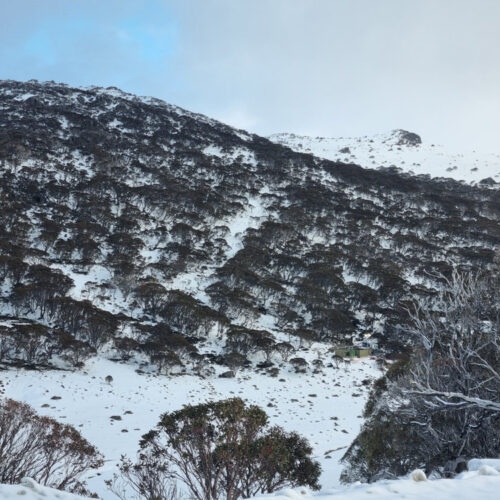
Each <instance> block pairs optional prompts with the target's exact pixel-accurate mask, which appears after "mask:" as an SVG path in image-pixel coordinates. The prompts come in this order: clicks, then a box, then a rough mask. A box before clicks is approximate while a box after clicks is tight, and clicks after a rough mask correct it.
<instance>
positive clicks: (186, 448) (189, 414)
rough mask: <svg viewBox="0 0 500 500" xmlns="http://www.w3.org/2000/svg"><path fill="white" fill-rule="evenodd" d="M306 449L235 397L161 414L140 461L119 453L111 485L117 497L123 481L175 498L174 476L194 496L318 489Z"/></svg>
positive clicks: (230, 497)
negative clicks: (132, 461)
mask: <svg viewBox="0 0 500 500" xmlns="http://www.w3.org/2000/svg"><path fill="white" fill-rule="evenodd" d="M311 453H312V449H311V447H310V445H309V443H308V442H307V440H305V439H304V438H302V437H301V436H299V435H298V434H297V433H295V432H290V433H289V432H286V431H284V430H283V429H281V428H280V427H270V428H269V427H268V418H267V415H266V414H265V412H264V411H263V410H261V409H260V408H258V407H257V406H246V405H245V403H244V402H243V401H242V400H241V399H239V398H233V399H227V400H224V401H219V402H210V403H206V404H200V405H197V406H186V407H184V408H183V409H182V410H178V411H176V412H173V413H169V414H165V415H163V416H162V417H161V420H160V422H159V423H158V425H157V426H156V428H155V429H154V430H152V431H150V432H148V433H147V434H145V435H144V436H143V437H142V440H141V442H140V450H139V456H138V462H137V463H136V464H132V463H131V462H130V461H128V460H127V459H126V458H124V457H122V463H121V466H120V471H121V473H122V475H121V478H120V477H119V476H115V479H114V481H113V482H111V483H110V484H109V486H110V487H111V489H112V490H113V491H114V492H116V493H119V492H120V491H121V492H122V495H120V496H122V497H123V496H124V495H123V492H125V491H126V488H125V487H123V482H125V483H126V484H128V486H129V487H131V488H132V489H133V490H134V491H135V493H136V494H138V495H139V496H141V497H143V498H146V499H148V500H153V499H155V498H158V497H162V498H165V497H166V498H173V497H175V492H176V490H175V484H176V482H177V481H181V482H182V483H183V484H184V486H185V488H186V489H187V490H188V491H189V494H190V496H191V497H192V498H195V499H197V500H219V499H224V500H237V499H238V498H240V497H243V498H249V497H251V496H255V495H258V494H263V493H271V492H273V491H276V490H278V489H281V488H284V487H287V486H289V487H295V486H309V487H311V488H313V489H318V488H319V485H318V478H319V475H320V472H321V469H320V466H319V464H318V463H317V462H315V461H313V460H312V459H311ZM120 480H121V483H120ZM162 492H163V493H162ZM165 492H166V494H165Z"/></svg>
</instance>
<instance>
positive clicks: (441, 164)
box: [269, 130, 500, 183]
mask: <svg viewBox="0 0 500 500" xmlns="http://www.w3.org/2000/svg"><path fill="white" fill-rule="evenodd" d="M269 139H270V140H272V141H273V142H276V143H278V144H282V145H284V146H288V147H290V148H292V149H293V150H295V151H299V152H301V153H309V154H313V155H315V156H318V157H320V158H326V159H328V160H332V161H342V162H346V163H355V164H358V165H361V166H362V167H366V168H378V169H381V168H387V167H396V168H398V169H400V170H401V171H402V172H408V173H411V174H415V175H419V174H427V175H430V176H431V177H451V178H453V179H456V180H458V181H466V182H480V181H481V180H483V179H488V178H491V179H493V180H494V181H496V182H499V183H500V153H489V154H488V153H483V152H480V151H463V152H460V151H452V150H451V149H449V148H446V147H445V146H442V145H439V144H433V143H430V142H429V141H428V140H425V139H424V140H422V139H421V138H420V137H419V136H418V135H417V134H413V133H411V132H406V131H404V130H394V131H392V132H390V133H388V134H378V135H373V136H363V137H311V136H302V135H295V134H286V133H284V134H273V135H271V136H270V137H269Z"/></svg>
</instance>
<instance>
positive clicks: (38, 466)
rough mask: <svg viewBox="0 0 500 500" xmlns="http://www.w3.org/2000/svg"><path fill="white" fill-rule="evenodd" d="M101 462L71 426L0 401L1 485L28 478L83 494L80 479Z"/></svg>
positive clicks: (92, 447)
mask: <svg viewBox="0 0 500 500" xmlns="http://www.w3.org/2000/svg"><path fill="white" fill-rule="evenodd" d="M102 463H103V462H102V456H101V454H100V453H99V452H98V451H97V449H96V448H95V447H94V446H92V445H91V444H90V443H88V442H87V441H86V440H85V439H84V438H83V437H82V436H81V435H80V433H79V432H78V431H77V430H76V429H75V428H74V427H71V426H70V425H65V424H61V423H59V422H57V421H56V420H54V419H52V418H49V417H42V416H39V415H37V414H36V413H35V411H34V410H33V409H32V408H31V407H30V406H29V405H27V404H24V403H19V402H17V401H13V400H12V399H6V400H3V401H0V483H9V484H14V483H19V482H20V481H21V479H22V478H23V477H30V478H33V479H34V480H35V481H37V482H38V483H40V484H42V485H44V486H50V487H52V488H57V489H61V490H62V489H64V490H69V491H82V489H83V483H81V482H80V478H81V476H82V475H83V474H84V473H85V472H87V471H89V470H90V469H96V468H98V467H100V466H101V465H102Z"/></svg>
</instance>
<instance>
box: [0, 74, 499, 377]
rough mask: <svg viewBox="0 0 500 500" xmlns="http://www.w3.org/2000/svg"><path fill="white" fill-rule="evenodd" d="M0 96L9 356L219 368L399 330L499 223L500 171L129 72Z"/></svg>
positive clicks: (4, 327) (3, 330) (5, 87)
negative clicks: (303, 142) (86, 83)
mask: <svg viewBox="0 0 500 500" xmlns="http://www.w3.org/2000/svg"><path fill="white" fill-rule="evenodd" d="M0 110H1V113H0V279H1V300H2V303H1V311H2V314H3V315H4V316H6V317H7V318H8V320H6V321H3V322H2V323H1V324H0V360H1V361H2V362H15V363H19V362H24V363H29V364H47V363H50V362H51V360H53V359H55V358H56V357H57V358H58V359H63V360H65V361H66V362H69V363H71V364H74V365H78V364H79V363H81V361H82V360H83V359H84V358H85V356H89V355H92V354H93V353H95V352H97V351H100V350H103V349H106V350H107V352H108V353H109V352H111V353H112V354H113V355H114V356H116V357H119V358H122V359H128V358H130V357H136V358H138V359H140V360H142V361H144V362H145V363H152V364H154V365H155V366H156V367H157V368H158V370H160V371H161V372H165V373H169V372H172V370H179V369H180V370H183V369H188V370H193V371H195V372H197V373H202V372H203V370H205V369H206V367H207V366H208V365H209V363H208V362H207V361H210V362H211V361H215V362H218V363H223V364H227V365H228V366H231V367H232V366H238V365H245V364H248V363H249V361H248V358H249V357H250V358H252V356H253V357H254V358H255V355H258V356H259V357H260V358H261V359H265V360H266V361H267V362H268V364H269V363H271V362H272V360H276V359H278V358H281V359H283V360H285V359H288V358H289V357H292V358H293V359H300V357H299V358H297V357H296V356H295V357H294V356H291V352H293V350H294V349H296V348H297V347H299V346H300V345H303V344H307V343H308V342H310V341H311V340H318V339H319V340H323V341H327V342H333V343H334V342H346V341H350V339H351V337H352V336H357V337H359V338H362V336H363V334H375V336H377V337H378V338H379V339H380V343H381V345H382V347H383V348H385V349H393V350H394V349H396V350H397V349H401V346H402V345H404V343H405V341H406V340H405V338H404V336H402V333H401V331H400V329H399V326H400V325H401V323H402V322H404V321H405V319H406V312H405V307H404V306H405V304H406V303H407V301H408V299H409V298H410V297H412V296H415V295H417V296H419V295H420V296H426V295H429V294H433V293H434V292H435V288H436V280H437V278H435V277H434V276H433V275H434V273H436V272H443V273H445V274H447V273H449V272H450V270H451V267H452V266H453V265H457V266H459V267H463V268H488V266H490V265H491V263H492V261H493V255H494V249H495V247H498V245H499V243H500V225H499V222H498V221H499V214H500V196H499V192H498V191H497V190H495V189H490V188H487V187H483V188H480V187H472V186H469V185H466V184H464V183H458V182H455V181H451V180H439V181H431V180H429V178H428V177H426V176H422V177H414V176H409V175H401V174H399V173H397V172H395V171H391V170H390V169H389V170H386V171H376V170H366V169H362V168H361V167H358V166H356V165H350V164H342V163H334V162H330V161H326V160H319V159H317V158H315V157H313V156H310V155H306V154H300V153H296V152H293V151H291V150H290V149H288V148H286V147H284V146H280V145H277V144H273V143H271V142H269V141H268V140H266V139H263V138H260V137H258V136H255V135H249V134H247V133H245V132H243V131H239V130H235V129H232V128H230V127H228V126H226V125H223V124H221V123H218V122H216V121H213V120H210V119H208V118H206V117H204V116H201V115H195V114H193V113H189V112H187V111H184V110H181V109H180V108H176V107H174V106H170V105H168V104H165V103H164V102H162V101H159V100H156V99H151V98H137V97H135V96H132V95H129V94H125V93H123V92H120V91H118V90H117V89H100V88H90V89H77V88H70V87H67V86H65V85H61V84H55V83H43V84H42V83H38V82H36V81H30V82H27V83H19V82H13V81H4V82H1V83H0ZM214 346H216V348H215V347H214ZM75 353H77V354H75Z"/></svg>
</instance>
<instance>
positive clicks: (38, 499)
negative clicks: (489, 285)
mask: <svg viewBox="0 0 500 500" xmlns="http://www.w3.org/2000/svg"><path fill="white" fill-rule="evenodd" d="M419 476H420V475H419ZM499 488H500V460H492V459H489V460H479V459H474V460H471V461H469V471H467V472H463V473H461V474H459V475H458V476H457V477H456V478H454V479H436V480H433V481H428V480H424V481H415V480H413V479H412V477H411V476H410V477H408V478H402V479H396V480H392V481H377V482H375V483H372V484H360V483H358V484H355V485H352V486H347V487H342V488H337V489H334V490H321V491H320V492H317V493H311V492H310V491H309V490H308V489H306V488H297V489H289V490H284V491H282V492H278V493H277V494H275V495H267V496H260V497H256V498H258V499H259V500H264V499H265V500H297V499H303V500H365V499H368V498H370V499H375V500H387V499H394V500H396V499H403V498H404V499H407V500H428V499H430V498H432V500H497V499H498V491H499ZM20 497H21V498H23V499H24V500H53V499H60V500H79V499H81V498H82V497H78V496H75V495H71V494H69V493H66V492H62V491H58V490H53V489H50V488H45V487H43V486H40V485H38V484H36V483H35V482H34V481H32V480H30V479H25V480H23V482H22V484H20V485H8V484H0V498H4V499H8V500H15V499H19V498H20Z"/></svg>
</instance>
